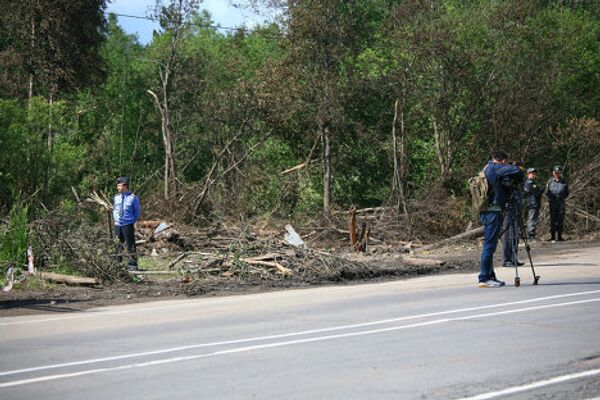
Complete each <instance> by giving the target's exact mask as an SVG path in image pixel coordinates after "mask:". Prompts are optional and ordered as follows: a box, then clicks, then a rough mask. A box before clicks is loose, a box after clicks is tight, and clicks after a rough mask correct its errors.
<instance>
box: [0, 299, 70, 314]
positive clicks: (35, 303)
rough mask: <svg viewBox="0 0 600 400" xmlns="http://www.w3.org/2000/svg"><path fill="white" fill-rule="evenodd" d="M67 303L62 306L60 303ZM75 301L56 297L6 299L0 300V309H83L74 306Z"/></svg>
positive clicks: (64, 310) (65, 311)
mask: <svg viewBox="0 0 600 400" xmlns="http://www.w3.org/2000/svg"><path fill="white" fill-rule="evenodd" d="M61 303H62V304H65V305H64V306H61V305H60V304H61ZM73 303H75V302H74V301H69V302H68V303H67V302H66V301H65V300H54V299H30V300H4V301H0V310H10V309H15V308H22V309H29V310H36V311H45V312H53V313H72V312H77V311H82V310H80V309H78V308H77V307H75V306H74V304H73Z"/></svg>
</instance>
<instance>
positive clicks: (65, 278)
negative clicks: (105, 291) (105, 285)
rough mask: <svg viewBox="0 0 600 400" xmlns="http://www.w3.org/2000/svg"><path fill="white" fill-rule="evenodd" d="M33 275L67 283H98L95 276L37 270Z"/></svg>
mask: <svg viewBox="0 0 600 400" xmlns="http://www.w3.org/2000/svg"><path fill="white" fill-rule="evenodd" d="M35 276H38V277H40V278H42V279H45V280H47V281H50V282H56V283H66V284H67V285H97V284H99V283H100V282H99V281H98V279H96V278H88V277H84V276H74V275H64V274H57V273H55V272H37V273H36V274H35Z"/></svg>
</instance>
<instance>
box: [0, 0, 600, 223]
mask: <svg viewBox="0 0 600 400" xmlns="http://www.w3.org/2000/svg"><path fill="white" fill-rule="evenodd" d="M67 3H68V7H67ZM105 3H106V2H105V1H99V0H96V1H92V0H79V1H68V2H65V1H55V2H38V1H33V0H28V1H22V2H14V1H10V0H5V1H4V2H3V6H5V7H4V9H9V8H8V7H9V6H11V7H13V8H12V9H14V10H15V12H14V13H12V14H8V13H3V15H2V17H1V18H0V23H1V24H2V30H1V31H0V45H1V47H0V66H1V67H2V68H0V87H1V88H2V98H3V99H2V100H1V101H0V146H1V148H2V149H3V153H2V157H1V158H0V185H1V186H2V188H3V190H2V191H1V192H0V202H1V206H0V212H1V213H3V214H6V213H8V211H9V210H10V209H11V206H12V205H13V203H15V199H16V198H17V194H18V193H20V194H21V195H22V198H23V199H27V201H28V202H29V203H30V211H31V212H33V213H35V212H36V210H41V209H43V207H42V206H41V203H43V205H44V207H46V208H53V207H59V206H61V205H64V204H65V203H66V202H68V199H69V198H70V197H71V196H72V190H71V186H73V189H75V191H76V192H78V193H83V194H84V193H88V192H90V191H92V190H100V191H108V190H111V188H112V185H113V181H114V178H115V177H116V176H118V175H123V174H127V175H130V176H131V177H132V178H133V187H134V189H135V190H136V191H138V194H140V195H141V196H142V197H143V198H144V199H145V200H146V201H148V202H150V203H151V204H155V205H156V204H160V197H161V195H160V192H161V190H160V187H161V183H162V182H163V181H164V180H165V179H168V180H171V181H172V182H175V183H174V184H176V185H177V186H178V190H179V195H178V196H175V197H171V198H170V199H169V205H170V206H169V207H168V208H169V209H171V210H165V209H164V208H161V207H160V206H157V207H155V208H152V207H150V208H149V211H148V212H149V213H154V214H156V215H157V216H163V215H165V213H169V212H171V213H172V214H173V217H174V218H179V217H181V218H187V219H188V220H189V219H190V218H191V219H196V218H197V217H199V216H202V217H207V218H215V217H218V216H224V215H225V216H226V215H230V216H232V215H234V216H236V217H238V216H239V215H243V216H260V215H279V216H282V217H286V218H289V217H290V216H291V217H294V216H300V215H304V216H306V215H310V216H312V215H316V214H318V213H320V212H321V211H325V212H329V211H330V210H331V209H333V208H336V207H344V208H345V207H349V206H351V205H356V206H363V207H366V206H378V205H382V204H389V202H390V201H393V202H394V203H395V204H397V205H398V206H399V209H401V210H402V211H403V212H405V213H410V211H411V206H407V205H409V204H413V205H414V204H418V203H419V202H420V201H423V200H425V201H428V200H430V199H432V198H434V199H435V201H439V202H440V203H443V202H444V201H446V200H447V199H450V198H452V196H454V197H456V196H458V198H460V196H462V195H465V188H466V185H465V182H466V178H467V177H469V176H471V175H473V174H474V173H475V172H476V171H477V170H478V169H479V168H481V166H482V165H483V164H484V162H485V161H486V160H487V158H488V157H489V152H490V151H491V150H493V149H497V148H502V149H504V150H505V151H507V152H508V153H509V154H510V155H511V156H512V157H513V158H514V159H518V160H523V161H525V163H526V164H527V165H528V166H529V165H530V166H535V167H538V168H541V169H542V171H544V172H543V173H542V174H541V175H542V179H543V178H545V177H546V176H547V175H548V174H549V169H550V168H551V166H552V165H554V164H556V163H560V164H563V165H565V166H566V175H567V177H568V178H572V179H573V181H574V182H575V183H576V184H579V185H582V188H581V189H579V190H578V189H577V188H575V190H574V193H580V196H581V197H580V198H579V199H580V202H579V203H577V207H579V210H580V211H581V212H580V215H583V214H581V213H584V214H585V213H587V214H589V215H595V213H597V212H598V209H599V207H600V200H599V199H598V195H597V194H596V195H594V193H593V191H589V190H586V189H584V188H583V186H585V185H586V184H590V181H588V180H586V179H585V177H584V176H583V175H582V173H583V172H582V171H586V174H596V175H598V172H599V171H598V168H600V162H599V161H600V160H598V156H597V154H598V153H599V151H598V150H599V149H600V147H599V146H600V144H599V142H598V135H599V131H598V119H599V108H598V104H600V81H599V80H600V78H599V77H600V51H599V50H600V9H599V8H598V5H597V2H587V1H578V2H566V1H538V0H525V1H523V0H508V1H502V2H498V1H493V0H472V1H458V0H404V1H400V0H363V1H340V0H302V1H301V0H288V1H271V0H252V1H241V3H245V4H250V5H252V6H255V7H256V6H257V7H259V8H261V9H263V10H264V9H265V7H276V9H277V12H278V13H279V15H280V16H281V18H280V19H277V20H276V21H273V22H272V23H269V24H265V25H262V26H258V27H255V28H253V29H251V30H250V29H245V28H243V27H240V28H239V29H238V30H237V31H234V32H230V33H223V31H221V30H219V29H217V28H215V27H214V23H213V22H212V20H211V16H210V14H208V13H207V12H205V11H202V10H201V4H200V8H199V9H196V8H195V6H196V5H197V2H185V1H181V2H180V1H175V2H169V3H167V4H166V5H165V6H164V7H162V8H160V10H159V11H160V12H159V13H157V14H156V16H157V17H158V18H159V19H160V22H161V26H162V29H161V30H160V31H158V32H155V34H154V37H153V39H152V42H151V43H149V44H147V45H142V44H140V43H139V42H138V40H137V38H136V37H135V36H131V35H127V34H125V32H124V31H123V30H122V28H121V27H120V26H119V24H118V21H117V19H116V17H114V16H110V17H109V18H108V19H107V20H106V21H105V20H104V17H103V11H104V7H105ZM161 4H162V3H161ZM178 6H181V7H184V8H181V9H178V8H177V7H178ZM42 15H43V16H45V17H44V18H42V17H41V16H42ZM32 32H33V33H34V34H33V35H32ZM31 76H34V82H35V85H34V88H35V90H34V92H35V93H33V94H34V96H32V97H31V100H30V101H27V98H28V96H27V94H28V85H29V83H30V82H31V79H30V78H31ZM148 90H150V91H152V92H153V93H154V94H155V95H156V97H153V96H150V95H149V94H148ZM52 93H55V96H54V99H55V100H56V99H59V101H53V102H49V101H48V100H49V99H50V98H51V94H52ZM35 95H38V96H37V97H36V96H35ZM157 111H158V112H157ZM166 137H167V138H168V139H169V140H168V141H166V140H165V138H166ZM49 138H53V139H54V141H53V145H52V146H49V145H48V144H49ZM165 146H166V147H165ZM169 146H170V153H169V151H166V149H167V148H168V147H169ZM167 150H168V149H167ZM165 163H167V164H168V166H167V167H165ZM170 163H172V165H173V170H172V171H173V174H172V175H171V172H170V171H171V170H170V168H171V167H170V165H171V164H170ZM175 166H177V174H175V173H174V171H175V169H174V168H175ZM586 182H587V183H586ZM594 182H595V181H591V184H593V183H594ZM162 191H163V192H164V187H163V188H162ZM432 193H435V196H434V195H433V194H432ZM440 193H441V194H440ZM163 194H164V193H163ZM445 199H446V200H445ZM577 201H579V200H577ZM173 203H174V204H173ZM459 203H460V202H457V201H455V200H452V202H450V203H448V204H450V206H452V207H455V206H456V204H459ZM444 204H445V203H444ZM400 206H401V207H400ZM413 208H414V207H413Z"/></svg>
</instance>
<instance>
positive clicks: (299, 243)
mask: <svg viewBox="0 0 600 400" xmlns="http://www.w3.org/2000/svg"><path fill="white" fill-rule="evenodd" d="M285 230H286V231H287V233H286V234H285V236H284V239H285V241H286V242H287V243H289V244H291V245H292V246H296V247H306V244H305V243H304V241H303V240H302V238H301V237H300V235H298V232H296V231H295V230H294V228H293V227H292V225H289V224H288V225H286V226H285Z"/></svg>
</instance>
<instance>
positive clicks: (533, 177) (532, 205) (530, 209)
mask: <svg viewBox="0 0 600 400" xmlns="http://www.w3.org/2000/svg"><path fill="white" fill-rule="evenodd" d="M523 192H524V198H525V207H526V208H527V238H528V239H530V240H532V239H535V237H536V234H537V225H538V222H539V219H540V206H541V204H542V193H544V191H543V190H542V189H541V188H540V187H539V185H538V184H537V169H535V168H528V169H527V180H525V185H524V190H523Z"/></svg>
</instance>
